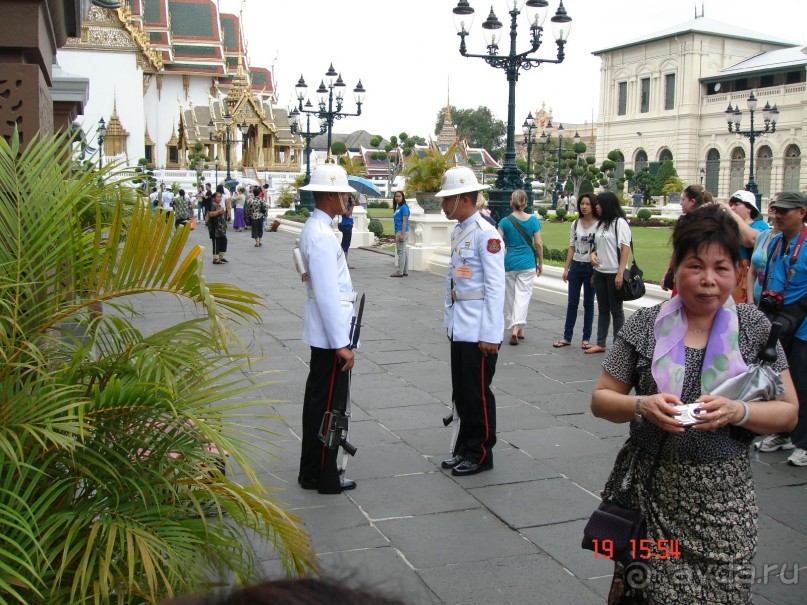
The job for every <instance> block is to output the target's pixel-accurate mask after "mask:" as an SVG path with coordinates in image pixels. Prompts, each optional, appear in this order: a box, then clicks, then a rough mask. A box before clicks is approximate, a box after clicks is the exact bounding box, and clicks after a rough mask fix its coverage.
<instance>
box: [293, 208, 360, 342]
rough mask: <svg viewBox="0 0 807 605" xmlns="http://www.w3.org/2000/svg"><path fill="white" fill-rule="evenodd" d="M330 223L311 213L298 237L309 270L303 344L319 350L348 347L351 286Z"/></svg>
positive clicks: (351, 305) (329, 220)
mask: <svg viewBox="0 0 807 605" xmlns="http://www.w3.org/2000/svg"><path fill="white" fill-rule="evenodd" d="M332 224H333V222H332V220H331V217H329V216H328V215H327V214H325V213H324V212H323V211H322V210H319V209H317V210H314V212H312V213H311V216H310V218H309V219H308V220H307V221H306V222H305V226H304V227H303V231H302V233H301V234H300V243H299V246H300V252H301V253H302V255H303V260H304V261H305V263H306V266H307V267H308V273H309V275H310V279H309V280H308V281H307V282H306V288H307V290H308V300H307V301H306V303H305V317H304V324H303V342H304V343H306V344H307V345H309V346H311V347H318V348H320V349H340V348H342V347H346V346H348V345H349V344H350V320H351V319H352V318H353V299H355V294H354V293H353V284H352V282H351V281H350V272H349V271H348V269H347V261H346V260H345V254H344V252H342V247H341V246H340V245H339V240H337V239H336V234H335V233H334V231H333V227H332Z"/></svg>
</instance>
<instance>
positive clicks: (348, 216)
mask: <svg viewBox="0 0 807 605" xmlns="http://www.w3.org/2000/svg"><path fill="white" fill-rule="evenodd" d="M356 204H357V199H356V196H355V195H354V194H353V193H351V194H350V198H349V199H348V202H347V205H346V206H345V213H344V214H343V215H342V219H341V220H340V221H339V232H340V233H341V234H342V252H344V253H345V260H347V253H348V252H350V242H351V240H352V239H353V206H355V205H356ZM347 268H348V269H355V268H356V267H354V266H353V265H351V264H350V263H348V265H347Z"/></svg>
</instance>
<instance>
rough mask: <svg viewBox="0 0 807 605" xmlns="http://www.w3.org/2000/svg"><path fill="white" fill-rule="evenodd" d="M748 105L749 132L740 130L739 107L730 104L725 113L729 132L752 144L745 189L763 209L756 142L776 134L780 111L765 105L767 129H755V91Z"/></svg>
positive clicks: (749, 97)
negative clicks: (756, 169) (757, 175)
mask: <svg viewBox="0 0 807 605" xmlns="http://www.w3.org/2000/svg"><path fill="white" fill-rule="evenodd" d="M746 104H747V105H748V113H749V114H750V115H751V126H750V128H749V129H748V130H740V121H741V120H742V117H743V112H742V111H740V107H739V105H735V106H734V108H733V109H732V107H731V103H729V106H728V109H726V112H725V113H726V122H728V126H729V132H734V133H736V134H739V135H741V136H744V137H745V138H747V139H748V140H749V141H750V142H751V160H750V171H749V174H748V184H746V186H745V188H746V189H747V190H748V191H750V192H751V193H753V194H754V197H755V198H757V208H761V205H760V202H761V201H762V195H761V194H760V193H759V189H758V188H757V182H756V181H755V180H754V142H755V141H756V140H757V139H758V138H759V137H761V136H762V135H764V134H766V133H769V132H770V133H774V132H776V121H777V120H778V119H779V109H778V108H777V107H776V105H775V104H774V106H773V107H771V105H770V103H765V107H763V108H762V121H763V123H764V124H765V128H762V129H754V112H755V111H756V108H757V98H756V96H754V91H753V90H752V91H751V94H750V95H748V99H747V101H746Z"/></svg>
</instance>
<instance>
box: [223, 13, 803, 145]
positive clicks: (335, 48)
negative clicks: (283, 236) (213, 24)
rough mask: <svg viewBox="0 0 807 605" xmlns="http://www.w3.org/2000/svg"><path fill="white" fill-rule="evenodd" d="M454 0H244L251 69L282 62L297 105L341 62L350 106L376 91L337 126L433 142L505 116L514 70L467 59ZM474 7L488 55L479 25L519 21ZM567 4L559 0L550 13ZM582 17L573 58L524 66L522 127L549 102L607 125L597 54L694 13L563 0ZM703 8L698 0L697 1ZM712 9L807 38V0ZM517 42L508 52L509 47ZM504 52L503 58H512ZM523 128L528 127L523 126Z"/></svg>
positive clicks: (476, 37) (548, 53)
mask: <svg viewBox="0 0 807 605" xmlns="http://www.w3.org/2000/svg"><path fill="white" fill-rule="evenodd" d="M241 4H242V0H219V5H220V8H221V10H222V12H233V13H236V14H238V11H239V7H240V6H241ZM456 4H457V3H456V0H404V1H402V0H344V1H342V2H334V1H333V0H297V1H292V2H274V1H271V0H244V1H243V17H244V28H245V31H246V35H247V40H248V45H249V54H250V57H251V60H252V62H253V64H255V65H261V66H265V67H268V68H272V67H273V66H274V73H275V79H276V87H277V93H278V104H279V105H280V106H281V107H287V106H288V105H289V103H290V102H291V99H292V98H293V96H294V85H295V84H296V83H297V80H298V79H299V77H300V75H301V74H302V75H303V76H304V77H305V81H306V83H307V84H308V86H309V95H310V96H311V102H312V103H315V102H316V95H315V94H314V91H315V90H316V88H317V87H318V86H319V83H320V80H321V79H322V78H323V76H324V74H325V72H326V71H327V69H328V65H329V64H330V63H331V62H333V65H334V68H335V69H336V71H338V72H341V74H342V77H343V79H344V81H345V83H346V84H347V86H348V88H347V90H348V91H349V92H348V95H346V98H347V103H346V105H345V110H346V111H349V112H351V113H355V108H356V106H355V104H354V102H353V95H352V92H351V91H352V90H353V88H354V87H355V86H356V83H357V81H358V80H359V78H361V81H362V84H363V85H364V87H365V88H366V89H367V96H366V99H365V104H364V106H363V107H362V115H361V116H359V117H348V118H343V119H342V120H340V121H338V122H337V123H336V125H335V127H334V130H335V131H336V132H345V133H347V132H352V131H354V130H358V129H364V130H367V131H369V132H370V133H372V134H381V135H383V136H385V137H389V135H391V134H398V133H399V132H401V131H406V132H408V133H409V134H417V135H420V136H424V137H428V135H429V133H431V132H432V131H433V129H434V122H435V119H436V116H437V113H438V111H439V110H440V109H441V108H442V107H444V106H445V104H446V98H447V95H448V89H449V86H450V94H451V104H452V105H454V106H455V107H459V108H475V107H478V106H480V105H484V106H487V107H489V108H490V109H491V111H492V112H493V113H494V115H496V116H497V117H499V118H501V119H502V120H504V121H506V119H507V96H508V86H507V80H506V77H505V73H504V70H502V69H494V68H493V67H490V66H489V65H487V64H486V63H485V62H484V61H483V60H482V59H472V58H464V57H462V56H460V54H459V41H460V38H459V36H457V35H456V30H455V29H454V24H453V20H452V12H451V10H452V8H454V6H456ZM470 4H471V6H472V7H473V8H474V9H475V10H476V13H475V15H474V17H475V19H474V23H473V27H472V30H471V35H470V36H469V37H468V38H467V40H468V47H469V48H468V51H469V52H471V53H477V54H481V53H483V52H484V48H483V46H484V44H483V40H482V33H481V31H482V29H481V24H482V22H483V21H484V20H485V18H486V17H487V15H488V12H489V11H490V8H491V5H492V6H493V10H494V11H495V13H496V15H497V16H498V18H499V20H500V21H502V23H504V25H505V28H504V31H506V32H509V24H510V16H509V14H507V8H506V3H505V0H488V1H487V2H482V1H481V0H470ZM558 4H559V0H550V9H549V17H551V16H552V15H553V14H554V13H555V10H556V9H557V7H558ZM564 6H565V7H566V10H567V12H568V14H569V16H570V17H572V29H571V36H570V38H569V42H568V44H567V45H566V59H565V61H564V62H563V63H561V64H559V65H554V64H546V63H545V64H543V65H540V66H539V67H536V68H533V69H530V70H527V71H525V70H522V71H521V73H520V77H519V82H518V85H517V87H516V126H517V128H518V127H520V125H521V123H522V122H523V121H524V118H525V117H526V115H527V112H528V111H534V110H536V109H537V108H540V107H541V104H542V103H543V102H545V103H546V106H547V108H549V107H551V108H552V109H553V112H554V115H555V121H556V122H557V121H560V122H580V123H582V122H583V121H585V120H588V121H591V120H592V115H593V116H594V120H595V121H596V120H597V112H598V102H599V98H598V97H599V77H600V72H599V70H600V59H599V58H597V57H594V56H593V55H592V54H591V53H592V51H595V50H601V49H604V48H608V47H610V46H614V45H618V44H621V43H624V42H628V41H631V40H634V39H636V38H639V37H642V36H644V35H647V34H652V33H654V32H656V31H660V30H663V29H666V28H667V27H671V26H673V25H676V24H680V23H684V22H685V21H688V20H690V19H692V18H693V17H694V15H695V3H694V2H692V1H691V0H667V1H651V2H638V1H637V0H608V1H601V0H564ZM697 6H698V11H699V12H700V9H701V2H700V0H699V1H698V3H697ZM704 10H705V15H706V17H708V18H711V19H716V20H718V21H722V22H724V23H728V24H731V25H735V26H737V27H741V28H746V29H751V30H755V31H759V32H760V34H762V35H768V36H773V37H777V38H781V39H785V40H788V41H792V42H793V43H794V44H807V1H805V0H765V1H760V0H707V1H705V2H704ZM549 17H548V18H547V21H546V23H545V41H544V44H543V45H542V46H541V48H540V49H539V50H538V52H537V55H538V56H539V57H542V58H554V57H555V55H556V52H557V46H556V44H555V42H554V39H553V38H552V35H551V27H550V23H549ZM519 19H523V21H522V23H521V24H520V28H519V35H518V52H522V51H524V50H526V49H527V47H528V40H529V29H528V27H527V25H526V19H525V17H524V15H523V14H522V15H521V16H520V17H519ZM505 40H507V45H505V44H502V48H505V49H507V50H509V38H505ZM502 54H503V53H502ZM517 132H518V131H517Z"/></svg>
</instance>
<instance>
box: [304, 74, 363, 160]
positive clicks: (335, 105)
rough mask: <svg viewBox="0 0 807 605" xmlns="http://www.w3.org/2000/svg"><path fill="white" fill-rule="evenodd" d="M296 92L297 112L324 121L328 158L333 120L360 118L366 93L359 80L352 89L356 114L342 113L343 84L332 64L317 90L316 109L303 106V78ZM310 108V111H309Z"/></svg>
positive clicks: (306, 89) (306, 92)
mask: <svg viewBox="0 0 807 605" xmlns="http://www.w3.org/2000/svg"><path fill="white" fill-rule="evenodd" d="M294 88H295V90H296V92H297V101H298V107H297V109H298V111H299V112H300V113H310V114H315V115H317V116H319V118H320V119H322V120H325V124H326V127H327V131H328V156H330V155H331V139H332V138H333V123H334V121H335V120H340V119H342V118H345V117H348V116H360V115H361V106H362V103H364V95H365V93H366V92H367V91H366V90H365V89H364V86H362V84H361V80H359V83H358V84H357V85H356V88H354V89H353V98H354V100H355V101H356V107H357V109H356V113H348V112H346V111H342V108H343V107H344V102H345V88H347V87H346V85H345V82H344V81H343V80H342V75H341V74H339V73H337V72H336V70H335V69H334V68H333V63H331V65H330V67H328V71H326V72H325V79H324V80H322V81H321V82H320V84H319V88H317V90H316V93H317V103H318V107H312V106H311V103H310V102H307V103H306V104H305V105H304V104H303V102H304V101H305V100H306V95H307V94H308V85H307V84H306V83H305V80H304V79H303V76H302V75H301V76H300V79H299V80H298V81H297V84H296V85H295V86H294ZM309 107H311V109H309Z"/></svg>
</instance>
